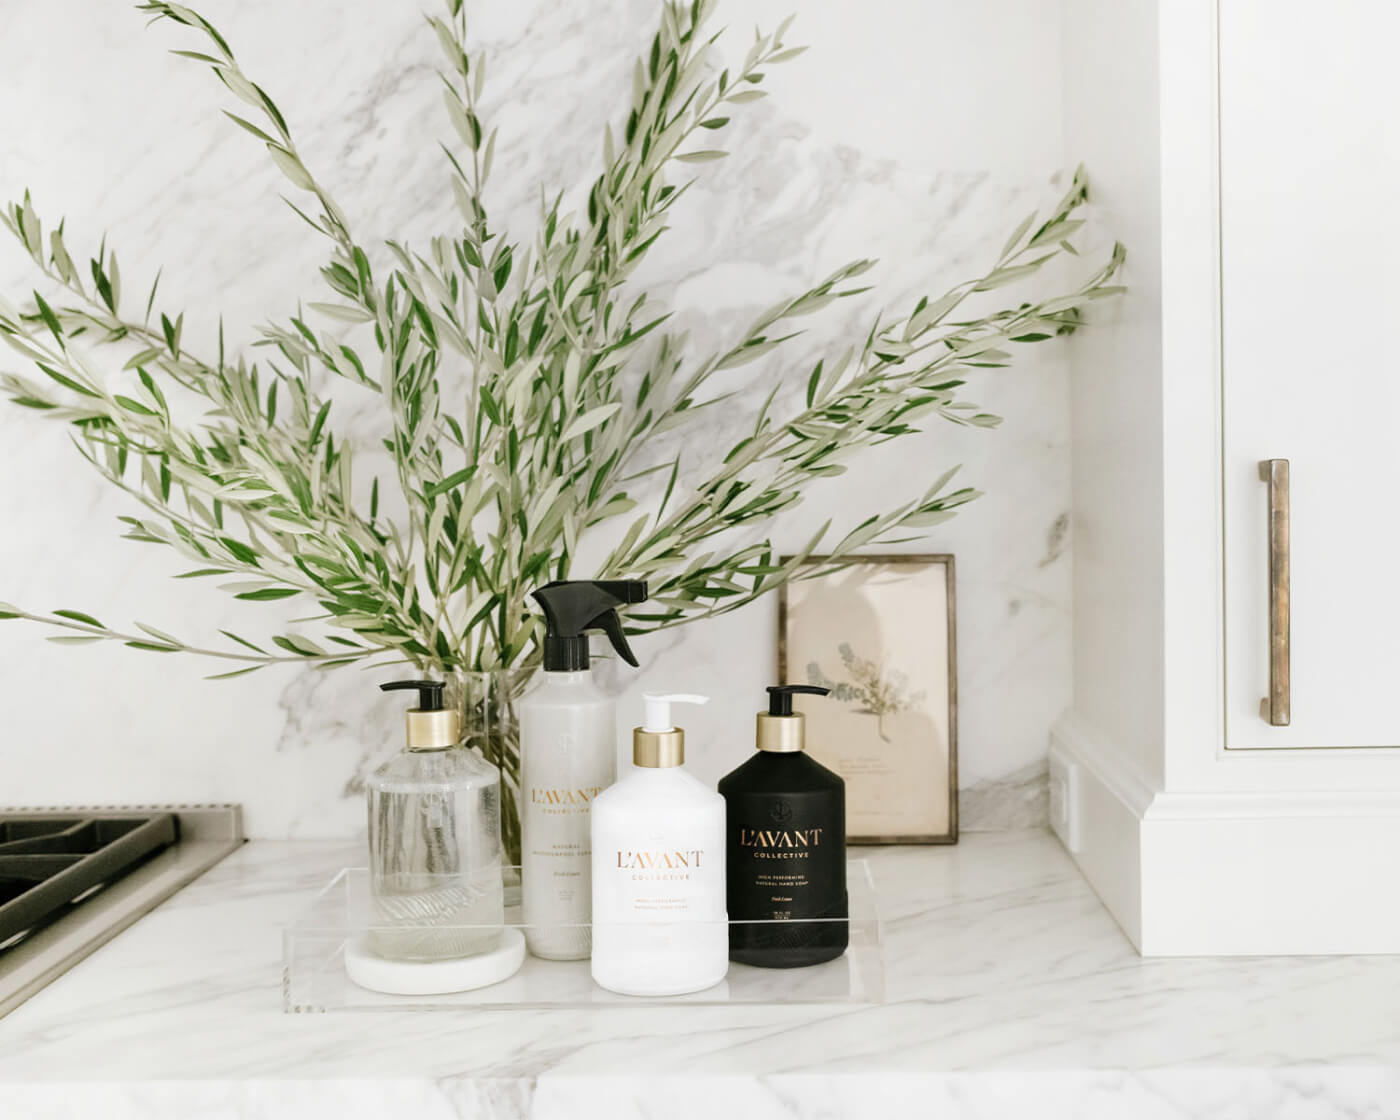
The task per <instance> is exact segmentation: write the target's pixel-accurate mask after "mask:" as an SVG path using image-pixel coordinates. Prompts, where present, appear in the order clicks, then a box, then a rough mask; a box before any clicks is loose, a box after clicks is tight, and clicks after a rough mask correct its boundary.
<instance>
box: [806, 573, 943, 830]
mask: <svg viewBox="0 0 1400 1120" xmlns="http://www.w3.org/2000/svg"><path fill="white" fill-rule="evenodd" d="M809 564H810V565H811V567H813V568H816V569H818V570H819V571H820V573H821V574H819V575H816V576H814V577H812V578H809V579H800V580H798V581H797V582H795V583H792V584H791V585H790V586H789V587H788V588H787V589H786V590H785V591H784V592H783V593H782V594H783V606H782V615H783V621H782V641H783V656H782V665H781V668H782V672H783V679H784V680H785V681H786V682H790V683H791V682H800V683H805V684H815V685H820V686H821V687H823V688H829V689H830V690H831V694H830V695H829V696H826V697H815V696H808V697H795V698H794V703H795V705H796V706H798V707H799V708H800V710H801V711H802V712H803V713H804V714H805V715H806V717H807V749H808V751H809V753H810V754H811V755H812V757H813V758H815V759H816V760H817V761H819V762H821V763H822V764H823V765H825V766H829V767H831V768H832V769H833V770H835V771H836V772H837V773H839V774H840V775H841V777H842V778H843V779H844V780H845V782H846V821H847V832H848V835H849V838H850V839H851V840H854V841H861V840H865V841H868V842H875V841H885V842H890V841H901V840H902V841H922V842H948V841H952V840H953V839H955V838H956V835H957V812H956V805H955V793H954V791H955V789H956V783H955V780H954V775H955V768H956V727H955V718H954V706H955V704H954V696H955V677H954V673H953V609H952V608H953V602H952V558H951V557H945V556H939V557H899V556H890V557H884V556H881V557H868V558H862V559H861V560H860V561H858V562H855V563H847V564H844V565H838V566H835V567H833V566H831V565H830V564H828V563H825V562H824V558H820V557H813V558H810V559H809Z"/></svg>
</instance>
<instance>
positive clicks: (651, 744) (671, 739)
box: [632, 727, 685, 769]
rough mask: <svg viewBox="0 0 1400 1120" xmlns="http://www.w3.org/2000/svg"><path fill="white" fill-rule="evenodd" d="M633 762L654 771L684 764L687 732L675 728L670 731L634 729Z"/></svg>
mask: <svg viewBox="0 0 1400 1120" xmlns="http://www.w3.org/2000/svg"><path fill="white" fill-rule="evenodd" d="M632 761H633V762H635V763H636V764H637V765H638V766H649V767H652V768H654V769H661V768H664V767H667V766H680V765H682V764H684V762H685V732H684V731H682V730H681V729H680V728H679V727H673V728H671V730H669V731H647V730H645V729H643V728H640V727H636V728H633V729H632Z"/></svg>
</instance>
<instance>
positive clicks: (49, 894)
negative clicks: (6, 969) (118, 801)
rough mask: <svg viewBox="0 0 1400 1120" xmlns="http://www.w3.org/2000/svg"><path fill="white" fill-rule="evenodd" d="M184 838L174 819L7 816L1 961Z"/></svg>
mask: <svg viewBox="0 0 1400 1120" xmlns="http://www.w3.org/2000/svg"><path fill="white" fill-rule="evenodd" d="M177 838H178V828H177V825H176V819H175V815H174V814H173V813H154V814H152V815H150V816H130V815H127V816H117V815H113V816H103V815H100V814H93V815H88V814H76V813H71V812H70V813H64V814H57V813H56V814H54V815H53V816H36V815H24V816H16V817H8V818H7V817H6V816H5V814H4V813H3V812H0V956H3V953H4V952H5V950H6V949H7V948H9V947H10V946H12V945H15V944H18V943H19V942H20V941H22V940H23V939H24V936H25V935H26V934H28V933H29V932H31V931H33V930H35V929H37V928H38V927H40V926H42V925H44V924H45V923H47V922H49V921H52V920H53V919H54V918H56V917H58V916H60V915H62V914H64V913H66V912H67V911H68V910H70V909H71V908H72V907H73V906H74V905H75V904H77V903H78V902H79V901H81V900H82V899H83V898H86V897H87V896H88V895H90V894H92V893H94V892H95V891H97V890H98V889H99V888H100V887H102V886H103V885H104V884H106V883H109V882H111V881H113V880H114V879H118V878H120V877H121V876H122V875H123V874H125V873H126V872H127V871H129V870H130V869H131V868H133V867H135V866H136V865H137V864H139V863H141V862H142V861H144V860H145V859H147V858H148V857H149V856H150V855H151V854H152V853H154V852H157V851H160V850H161V849H162V848H165V847H168V846H169V845H171V844H173V843H175V841H176V839H177Z"/></svg>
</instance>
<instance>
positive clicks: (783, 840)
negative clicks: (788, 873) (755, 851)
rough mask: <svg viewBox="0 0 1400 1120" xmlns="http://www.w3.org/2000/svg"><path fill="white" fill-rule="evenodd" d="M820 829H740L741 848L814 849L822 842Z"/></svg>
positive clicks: (821, 830)
mask: <svg viewBox="0 0 1400 1120" xmlns="http://www.w3.org/2000/svg"><path fill="white" fill-rule="evenodd" d="M822 832H823V829H820V828H742V827H741V828H740V829H739V846H740V847H741V848H815V847H817V845H819V844H820V843H821V842H822Z"/></svg>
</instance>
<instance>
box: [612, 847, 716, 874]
mask: <svg viewBox="0 0 1400 1120" xmlns="http://www.w3.org/2000/svg"><path fill="white" fill-rule="evenodd" d="M702 855H704V851H703V850H702V849H699V848H691V849H689V850H688V851H679V850H678V851H673V852H634V851H630V850H628V849H622V850H620V851H619V852H618V853H617V866H618V867H619V868H621V869H623V870H630V871H658V870H665V871H676V870H679V869H681V868H687V869H688V868H698V867H699V866H700V857H701V856H702Z"/></svg>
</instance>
